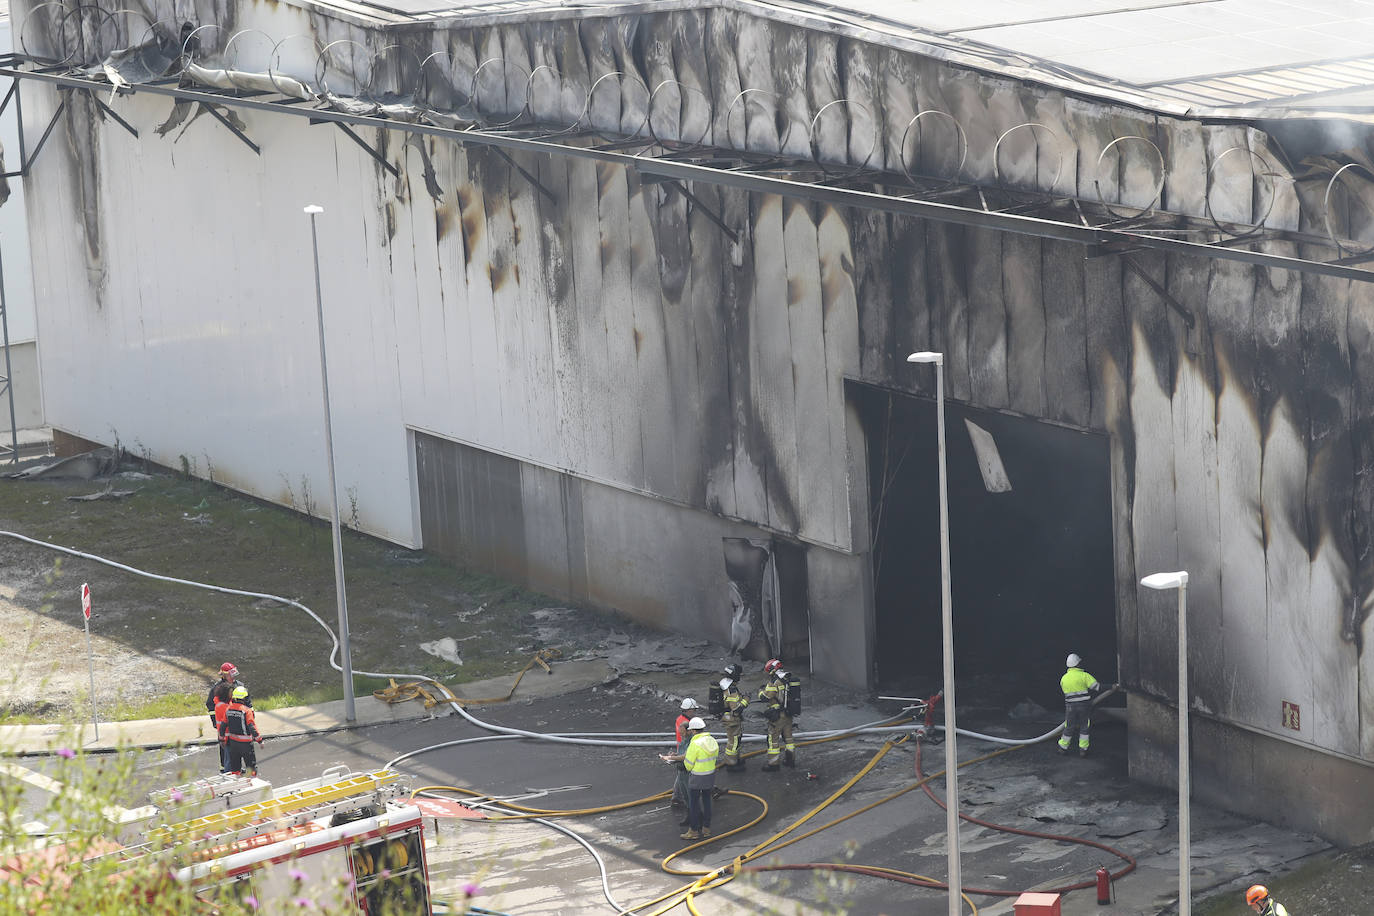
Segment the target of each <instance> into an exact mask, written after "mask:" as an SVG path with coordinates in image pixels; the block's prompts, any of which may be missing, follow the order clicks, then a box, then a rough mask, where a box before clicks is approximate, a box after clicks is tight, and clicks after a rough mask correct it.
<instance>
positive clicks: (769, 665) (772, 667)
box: [763, 658, 782, 674]
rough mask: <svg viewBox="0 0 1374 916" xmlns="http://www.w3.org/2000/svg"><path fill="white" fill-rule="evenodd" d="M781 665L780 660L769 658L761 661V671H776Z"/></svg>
mask: <svg viewBox="0 0 1374 916" xmlns="http://www.w3.org/2000/svg"><path fill="white" fill-rule="evenodd" d="M781 667H782V662H780V661H778V660H777V659H776V658H770V659H769V660H768V661H766V662H764V663H763V673H764V674H772V673H773V672H774V671H777V670H778V669H779V668H781Z"/></svg>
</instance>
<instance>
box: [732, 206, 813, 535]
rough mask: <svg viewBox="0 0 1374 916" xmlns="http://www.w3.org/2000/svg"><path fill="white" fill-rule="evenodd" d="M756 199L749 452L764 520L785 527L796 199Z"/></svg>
mask: <svg viewBox="0 0 1374 916" xmlns="http://www.w3.org/2000/svg"><path fill="white" fill-rule="evenodd" d="M756 201H757V207H758V211H757V219H756V222H755V224H754V231H755V235H754V298H753V302H752V303H751V307H750V312H749V353H750V359H749V370H750V371H749V388H750V393H751V395H752V396H753V399H754V403H753V408H754V413H753V416H754V419H755V422H756V423H757V424H758V432H757V434H756V436H757V438H755V439H754V440H753V441H751V443H750V447H751V453H750V455H749V457H750V458H751V459H752V463H753V466H754V468H755V469H756V470H757V471H758V472H759V473H761V474H762V475H763V480H762V483H763V487H764V493H765V495H766V498H767V501H768V502H767V514H766V516H765V517H766V518H767V521H768V524H769V525H771V526H773V527H774V528H781V529H783V530H787V529H789V528H791V527H792V526H793V525H795V524H796V522H797V517H796V511H797V509H796V504H795V502H793V500H794V499H795V496H796V494H797V493H798V492H799V491H798V489H797V487H796V482H797V436H796V395H795V393H794V382H793V366H792V346H793V342H792V340H791V329H790V327H789V325H788V315H787V310H788V305H787V303H788V302H789V293H788V288H787V239H786V231H787V213H788V211H789V210H790V209H791V208H793V207H795V206H797V203H796V201H789V200H785V199H783V198H780V197H776V196H773V195H766V196H758V197H756ZM738 485H739V481H738V480H736V486H738ZM750 517H753V516H750Z"/></svg>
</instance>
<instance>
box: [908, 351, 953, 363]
mask: <svg viewBox="0 0 1374 916" xmlns="http://www.w3.org/2000/svg"><path fill="white" fill-rule="evenodd" d="M906 361H907V362H909V363H935V365H937V366H938V365H941V364H943V363H944V361H945V354H943V353H932V352H931V351H929V350H922V351H921V352H920V353H913V354H911V355H910V356H908V357H907V358H906Z"/></svg>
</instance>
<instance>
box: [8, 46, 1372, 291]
mask: <svg viewBox="0 0 1374 916" xmlns="http://www.w3.org/2000/svg"><path fill="white" fill-rule="evenodd" d="M4 60H6V61H8V62H10V65H9V66H0V77H9V78H11V79H14V80H26V79H27V80H34V81H38V82H44V83H48V84H50V85H54V86H56V87H57V88H58V89H59V90H63V89H67V90H70V89H81V90H97V91H108V90H109V88H110V87H109V84H108V83H106V82H104V81H101V80H96V79H93V78H91V77H88V76H85V75H78V74H72V73H56V72H51V69H50V68H48V69H45V68H43V67H42V66H38V65H35V62H34V61H31V60H27V59H25V58H23V57H22V56H20V55H11V56H9V57H8V58H4ZM140 92H146V93H149V94H153V95H162V96H168V97H171V98H175V99H181V100H185V101H193V102H200V103H202V104H204V105H206V106H207V107H209V108H210V112H211V114H213V115H214V116H215V118H216V119H217V120H219V121H220V122H221V123H223V124H224V125H225V126H226V127H228V128H229V129H230V130H231V131H232V132H233V133H234V135H235V136H237V137H238V138H239V139H240V140H242V141H243V142H244V143H245V144H247V145H248V147H249V148H250V149H252V150H253V151H254V152H255V153H258V154H259V155H260V154H261V150H260V148H259V147H258V146H257V144H255V143H253V142H252V141H251V140H249V139H248V137H247V136H245V135H244V134H243V132H242V131H240V130H239V129H238V128H236V127H235V126H234V125H233V124H232V123H230V122H229V121H228V119H227V118H225V117H224V116H223V115H222V114H220V112H218V111H216V110H215V108H214V107H213V106H217V105H218V106H224V107H227V108H243V109H248V110H253V111H267V112H275V113H278V114H284V115H295V116H297V117H306V118H310V119H311V120H315V121H334V122H337V123H341V124H348V125H351V126H354V127H375V128H378V129H380V130H401V131H405V132H407V133H414V134H420V135H424V136H432V137H441V138H444V139H448V140H450V141H452V142H456V143H460V144H476V145H479V146H484V147H490V148H493V149H496V150H501V151H502V152H503V153H513V152H523V153H532V154H535V155H548V156H564V157H570V158H576V159H588V160H592V161H596V162H602V163H609V164H614V165H619V166H622V167H624V168H627V169H634V170H637V171H638V172H640V173H641V174H642V175H652V176H656V177H658V178H659V179H660V180H670V179H671V180H677V181H679V182H681V183H683V184H690V183H693V182H702V183H703V184H713V185H717V186H720V187H728V188H734V189H736V190H740V191H745V192H749V193H760V194H778V195H781V196H784V197H791V198H795V199H801V200H809V201H812V202H815V203H821V204H828V205H831V206H836V207H852V208H855V209H860V210H873V211H878V212H883V213H890V214H893V215H898V216H906V217H911V218H914V219H924V220H930V221H932V222H937V223H950V224H953V225H961V226H970V227H976V228H983V229H990V230H993V231H996V232H1011V233H1016V234H1020V235H1029V236H1032V237H1036V238H1043V239H1051V240H1056V241H1062V242H1072V243H1074V244H1078V245H1082V246H1084V248H1085V252H1086V255H1087V256H1089V257H1093V256H1103V255H1119V254H1121V252H1122V250H1123V249H1149V250H1154V251H1163V252H1169V253H1173V254H1178V255H1181V256H1185V257H1201V258H1208V259H1212V260H1221V261H1235V262H1239V263H1243V264H1251V265H1255V266H1260V267H1268V268H1278V269H1280V270H1291V271H1296V272H1299V273H1309V274H1317V275H1322V276H1329V277H1336V278H1339V279H1344V280H1355V281H1358V282H1362V283H1369V282H1374V270H1368V269H1363V268H1360V267H1357V266H1354V265H1352V264H1348V263H1341V262H1340V261H1337V260H1331V261H1317V260H1312V259H1310V258H1302V257H1290V256H1288V255H1282V254H1276V253H1271V252H1268V251H1255V250H1248V249H1246V248H1239V247H1229V246H1226V245H1222V244H1218V243H1216V242H1213V241H1208V240H1203V241H1197V240H1190V239H1184V238H1175V237H1172V236H1169V235H1162V234H1151V232H1150V230H1146V229H1141V228H1134V229H1130V230H1127V229H1121V228H1112V227H1110V226H1109V225H1105V223H1107V222H1109V220H1106V219H1104V224H1103V225H1082V224H1081V223H1079V222H1076V221H1074V220H1071V219H1070V220H1062V219H1045V218H1040V217H1033V216H1027V215H1022V214H1019V213H1006V212H997V211H995V210H987V209H983V207H986V195H985V193H984V191H985V190H986V191H996V190H997V189H994V188H987V189H984V188H983V187H982V186H977V185H975V186H972V187H973V188H974V189H975V190H976V191H977V193H978V194H979V196H980V203H981V204H982V206H981V207H979V206H960V205H957V204H950V203H943V202H940V201H936V200H923V199H920V198H916V197H908V196H902V195H898V194H893V193H889V192H887V191H884V190H881V188H882V186H881V185H879V186H878V188H880V189H878V190H875V189H866V188H844V187H832V186H827V185H825V184H820V183H817V182H815V181H806V180H797V179H796V178H793V177H782V176H781V175H779V174H771V175H770V174H765V173H766V172H768V171H770V170H772V171H774V172H781V173H783V174H795V173H798V172H800V173H802V174H809V173H811V172H813V171H814V170H815V164H814V163H813V162H811V161H809V160H800V159H798V160H792V159H781V158H779V157H776V156H767V157H763V156H760V157H754V156H751V155H750V154H748V153H741V152H739V151H726V150H721V151H720V154H721V156H720V158H721V159H725V160H726V161H727V162H729V163H731V165H729V166H725V165H722V164H718V163H713V164H711V165H702V164H696V163H693V162H682V161H676V160H674V159H673V158H670V156H652V155H647V154H641V155H629V154H626V153H622V152H618V151H616V150H613V149H607V148H604V147H603V148H598V147H587V146H578V145H575V144H574V143H572V142H569V139H568V138H565V137H563V136H562V135H557V136H556V138H555V139H539V140H536V139H531V138H530V137H529V136H517V135H513V134H508V133H503V132H500V131H494V130H457V129H454V128H449V127H440V126H437V125H433V124H424V123H416V122H409V121H398V120H392V119H389V118H385V117H380V116H376V115H358V114H349V113H346V112H342V111H336V110H333V109H329V108H304V107H298V106H296V105H295V104H294V103H292V104H287V103H286V102H287V100H285V99H276V98H272V97H270V94H267V93H256V94H251V95H231V94H227V93H222V92H218V91H210V90H206V89H190V88H183V87H181V86H177V85H170V84H160V83H140V84H137V85H134V86H129V87H123V88H122V91H121V94H123V95H132V94H136V93H140ZM63 107H65V100H64V105H62V106H59V111H58V114H60V113H61V110H62V108H63ZM55 124H56V115H54V118H53V121H52V122H50V123H49V125H48V129H47V130H46V131H45V132H44V135H43V138H42V139H40V141H39V147H38V149H35V151H34V155H33V156H31V157H29V158H28V159H27V160H24V169H23V170H21V172H20V173H19V174H25V173H26V172H27V169H28V167H29V166H30V165H31V164H32V162H33V159H34V158H35V157H36V156H37V154H38V151H39V149H41V147H42V144H43V143H44V142H45V141H46V139H47V137H48V135H49V134H50V133H51V131H52V127H53V126H54V125H55ZM634 139H642V138H634ZM555 140H556V141H561V142H555ZM626 142H627V144H628V145H630V146H637V145H643V146H645V147H655V146H657V145H658V144H657V143H656V142H654V141H644V142H643V143H642V144H640V143H638V142H633V143H631V142H630V141H629V140H627V141H626ZM20 144H21V147H22V145H23V140H22V131H21V140H20ZM521 171H522V172H523V171H524V170H523V169H522V170H521ZM9 174H10V175H13V174H15V173H9ZM527 177H528V176H527ZM892 183H893V184H899V185H900V184H903V182H902V181H901V179H900V178H899V177H898V176H896V175H894V176H893V179H892ZM542 190H545V191H546V192H547V189H542ZM1046 199H1047V200H1048V199H1051V198H1050V197H1049V196H1048V195H1047V198H1046ZM1053 199H1054V200H1056V201H1058V202H1059V203H1061V204H1062V203H1065V202H1067V201H1070V200H1076V199H1075V198H1064V197H1061V196H1057V195H1056V196H1054V198H1053ZM1079 203H1080V205H1081V209H1086V210H1088V211H1090V212H1094V213H1096V212H1098V211H1099V210H1101V209H1102V207H1101V206H1100V205H1099V204H1097V203H1096V202H1093V201H1087V200H1083V201H1079ZM1158 216H1159V218H1161V219H1165V220H1167V222H1168V227H1169V229H1170V230H1171V231H1177V230H1178V228H1184V229H1187V230H1192V231H1196V232H1197V233H1200V234H1206V233H1207V232H1208V231H1209V228H1210V230H1213V231H1214V230H1216V229H1217V228H1218V225H1217V224H1215V223H1214V221H1210V220H1199V219H1190V218H1187V217H1183V216H1181V215H1179V214H1176V213H1168V214H1159V215H1158ZM1254 228H1256V229H1258V228H1259V227H1254ZM1305 235H1306V234H1305V233H1296V232H1290V231H1275V232H1274V237H1275V238H1276V239H1279V240H1281V241H1283V242H1286V243H1289V242H1297V243H1306V242H1310V241H1315V242H1317V243H1318V244H1321V245H1323V246H1324V247H1326V248H1330V247H1331V241H1330V240H1329V239H1325V238H1322V239H1309V238H1305V237H1304V236H1305ZM1247 241H1249V242H1254V241H1255V239H1254V238H1249V239H1247Z"/></svg>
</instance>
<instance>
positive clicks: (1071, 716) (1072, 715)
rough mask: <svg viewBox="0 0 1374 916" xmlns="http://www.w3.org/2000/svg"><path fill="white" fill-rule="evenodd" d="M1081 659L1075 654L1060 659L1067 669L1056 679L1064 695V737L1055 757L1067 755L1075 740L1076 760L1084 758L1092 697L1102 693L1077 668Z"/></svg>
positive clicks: (1087, 674) (1083, 672)
mask: <svg viewBox="0 0 1374 916" xmlns="http://www.w3.org/2000/svg"><path fill="white" fill-rule="evenodd" d="M1081 664H1083V659H1081V658H1079V657H1078V653H1077V652H1070V653H1069V657H1068V658H1066V659H1064V665H1065V667H1067V668H1068V670H1067V671H1065V672H1064V676H1063V677H1061V678H1060V679H1059V687H1060V689H1061V690H1063V691H1064V734H1062V735H1060V736H1059V753H1061V754H1067V753H1068V752H1069V747H1070V746H1071V745H1072V744H1073V740H1074V736H1077V737H1078V756H1080V757H1086V756H1088V729H1089V728H1091V727H1092V710H1093V704H1092V700H1093V697H1094V696H1096V695H1097V693H1098V691H1100V690H1101V689H1102V685H1101V684H1099V683H1098V682H1097V678H1095V677H1093V676H1092V675H1091V674H1089V673H1088V672H1086V671H1084V670H1083V669H1082V668H1080V667H1079V665H1081Z"/></svg>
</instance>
